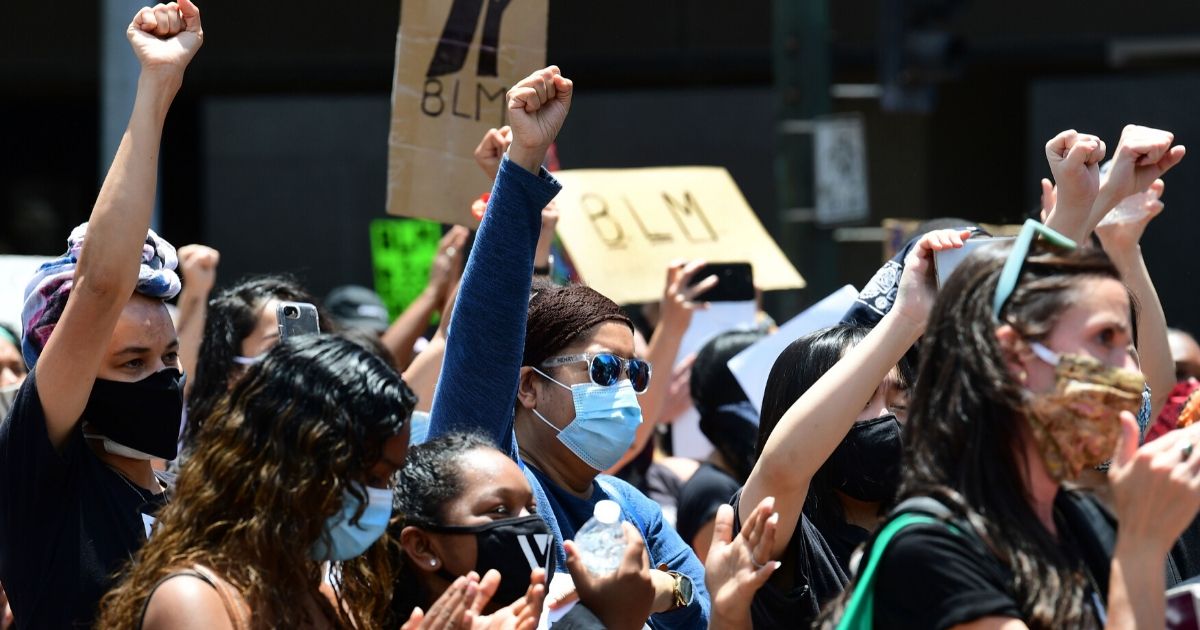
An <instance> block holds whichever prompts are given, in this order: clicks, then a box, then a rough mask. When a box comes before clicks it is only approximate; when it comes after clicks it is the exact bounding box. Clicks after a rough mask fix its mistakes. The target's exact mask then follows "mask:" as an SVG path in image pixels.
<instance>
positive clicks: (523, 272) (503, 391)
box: [429, 157, 562, 456]
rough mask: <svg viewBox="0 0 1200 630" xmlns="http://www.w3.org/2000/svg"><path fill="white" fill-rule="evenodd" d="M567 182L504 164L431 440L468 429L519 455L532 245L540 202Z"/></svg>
mask: <svg viewBox="0 0 1200 630" xmlns="http://www.w3.org/2000/svg"><path fill="white" fill-rule="evenodd" d="M561 188H562V186H561V185H560V184H559V183H558V182H557V181H556V180H555V179H554V178H553V177H551V176H550V173H548V172H547V171H546V169H544V168H543V169H540V172H539V173H538V174H537V175H535V174H533V173H530V172H529V171H526V170H525V169H523V168H521V167H520V166H518V165H516V164H514V163H512V162H511V161H509V159H508V158H507V157H505V158H504V160H503V161H502V162H501V163H500V171H499V173H497V175H496V183H495V184H494V185H493V186H492V194H491V197H490V198H489V200H488V208H487V212H486V213H485V214H484V216H483V222H482V224H480V226H479V232H478V233H477V234H476V235H475V245H474V247H472V249H471V254H470V257H469V258H468V259H467V266H466V269H465V271H464V272H463V278H462V283H461V284H460V285H459V289H458V299H457V300H456V301H455V305H454V313H453V314H452V316H451V318H450V330H449V334H448V336H447V339H446V354H445V357H444V358H443V359H442V372H441V376H440V377H439V378H438V384H437V389H436V391H435V393H434V396H433V407H432V409H431V410H430V422H429V438H430V439H433V438H435V437H438V436H440V435H445V434H447V433H454V432H458V431H470V432H475V433H479V434H482V435H485V436H487V437H488V438H490V439H491V440H492V442H493V443H495V444H496V446H497V448H499V449H500V450H502V451H504V452H506V453H509V454H510V455H514V456H515V450H516V449H515V447H514V444H513V409H514V406H515V405H516V399H517V381H518V379H519V377H520V371H521V359H522V357H523V356H524V350H525V320H526V318H527V316H528V310H529V289H530V285H531V283H532V279H533V256H534V250H535V249H536V248H537V241H538V235H539V234H540V232H541V225H542V208H545V207H546V204H548V203H550V200H552V199H554V196H555V195H557V194H558V191H559V190H560V189H561Z"/></svg>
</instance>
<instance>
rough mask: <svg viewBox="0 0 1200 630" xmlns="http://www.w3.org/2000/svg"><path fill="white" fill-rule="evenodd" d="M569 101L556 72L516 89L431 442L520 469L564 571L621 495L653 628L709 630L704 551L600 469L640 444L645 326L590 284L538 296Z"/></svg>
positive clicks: (647, 373)
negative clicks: (509, 134) (489, 448)
mask: <svg viewBox="0 0 1200 630" xmlns="http://www.w3.org/2000/svg"><path fill="white" fill-rule="evenodd" d="M570 100H571V82H570V81H568V80H567V79H565V78H563V77H562V76H561V75H560V74H559V73H558V69H557V68H554V67H551V68H547V69H546V70H543V71H540V72H537V73H535V74H533V75H531V76H530V77H529V78H527V79H526V80H525V81H523V82H522V83H521V84H520V85H518V86H517V87H516V88H514V89H513V90H512V91H510V92H509V121H510V123H511V125H512V128H513V142H512V144H511V145H510V146H509V149H508V154H507V156H506V157H505V159H504V160H503V161H502V163H501V165H500V171H499V174H498V175H497V178H496V183H495V186H494V188H493V190H492V194H491V197H490V200H489V208H488V211H487V213H486V214H485V215H484V219H483V222H482V224H481V225H480V229H479V233H478V235H477V237H476V240H475V247H474V249H473V251H472V252H471V257H470V260H469V261H468V263H467V268H466V271H465V273H464V275H463V280H462V285H461V287H460V289H459V296H458V301H457V303H456V305H455V309H454V315H453V320H452V324H451V327H450V334H449V338H448V339H447V346H446V358H445V363H444V368H443V372H442V378H441V380H440V382H439V383H438V387H437V393H436V396H435V398H434V403H433V410H432V418H431V423H430V432H429V436H430V438H431V439H433V438H435V437H437V436H439V435H444V434H447V433H456V432H466V433H471V432H475V433H482V434H484V435H486V436H487V437H488V439H490V440H491V441H492V443H493V444H495V445H496V446H497V447H498V448H499V449H500V450H501V451H502V452H505V453H507V454H508V455H509V456H511V457H512V458H513V459H515V460H516V461H517V463H518V465H519V466H521V468H522V471H523V473H524V474H525V477H526V479H528V481H529V484H530V486H531V487H532V489H533V494H534V497H535V502H536V504H537V513H538V514H539V515H540V516H541V517H542V518H543V519H544V520H545V521H546V524H547V525H549V526H550V529H551V531H552V532H553V534H554V542H553V553H554V555H555V559H556V565H557V566H558V567H560V571H561V570H563V569H562V567H565V566H566V565H567V557H566V555H565V552H564V550H563V545H562V541H564V540H570V539H572V538H573V537H574V536H575V532H576V531H577V530H578V529H579V528H580V527H582V526H583V524H584V523H585V522H587V520H588V519H590V518H591V517H592V512H593V508H594V506H595V505H596V503H598V502H599V501H600V500H603V499H611V500H614V501H616V502H617V503H618V504H620V505H621V507H622V514H623V516H624V518H625V520H626V521H628V522H629V523H631V524H632V525H634V526H635V527H636V528H637V529H638V531H639V533H640V534H641V536H642V538H643V539H644V540H645V542H646V547H647V552H648V555H649V560H650V566H652V567H658V568H655V569H652V570H651V571H650V577H651V580H652V583H653V585H654V587H655V599H654V605H653V606H652V608H651V610H652V612H653V613H655V614H653V615H651V617H650V620H649V623H650V625H651V626H652V627H655V628H699V627H705V626H706V625H707V622H708V607H709V602H708V594H707V592H706V591H705V590H704V568H703V566H702V565H701V564H700V562H699V561H698V560H697V559H696V556H695V554H693V553H692V551H691V549H690V548H689V547H688V546H687V545H686V544H685V543H684V542H683V540H682V539H680V537H679V535H678V534H676V533H675V532H674V530H672V529H671V528H670V527H668V526H665V525H664V524H663V521H662V511H661V509H660V508H659V506H658V504H656V503H654V502H653V501H651V500H650V499H648V498H646V497H645V496H644V495H642V494H641V493H640V492H638V491H637V489H635V488H634V487H632V486H630V485H629V484H627V483H624V482H622V481H620V480H618V479H616V478H613V477H608V476H602V475H601V474H600V472H601V471H602V470H605V469H607V468H609V467H610V466H612V465H613V464H615V463H616V462H617V461H618V460H619V459H620V458H621V456H622V455H623V454H624V453H625V451H626V450H627V449H628V448H629V446H630V444H632V443H633V440H634V435H635V433H636V430H637V427H638V425H639V424H640V423H641V409H640V408H639V405H638V397H637V394H638V392H639V391H645V390H646V388H647V387H648V386H649V382H650V378H651V370H650V366H649V365H648V364H646V363H645V362H643V361H639V360H634V359H633V358H632V357H633V326H632V324H631V323H630V321H629V319H628V318H627V317H625V315H624V314H623V313H621V310H620V308H619V307H618V306H617V305H616V304H614V303H613V302H612V301H611V300H609V299H607V298H605V297H604V296H602V295H600V294H599V293H596V292H595V291H593V290H591V289H588V288H587V287H582V286H573V287H553V286H550V285H539V286H538V287H536V288H535V289H534V290H533V291H532V292H531V291H530V289H531V273H530V272H531V269H532V267H533V256H534V249H535V247H536V245H537V240H538V234H539V232H540V225H541V210H542V208H544V207H545V206H546V204H547V203H548V202H549V201H550V199H552V198H553V197H554V196H555V194H557V192H558V189H559V186H558V184H557V182H555V181H554V180H553V179H552V178H551V177H550V176H549V174H548V173H546V172H545V170H544V169H540V165H541V161H542V159H543V157H544V156H545V152H546V149H547V148H548V146H549V144H550V142H551V141H553V139H554V136H555V135H556V134H557V133H558V129H559V128H561V126H562V123H563V120H564V119H565V116H566V113H567V108H568V107H569V105H570ZM534 173H539V175H535V174H534Z"/></svg>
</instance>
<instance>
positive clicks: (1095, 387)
mask: <svg viewBox="0 0 1200 630" xmlns="http://www.w3.org/2000/svg"><path fill="white" fill-rule="evenodd" d="M1039 233H1040V234H1042V235H1043V236H1045V237H1046V242H1043V243H1032V241H1033V240H1034V238H1035V235H1037V234H1039ZM1031 245H1032V246H1031ZM1027 252H1028V256H1027V255H1026V254H1027ZM1131 311H1132V309H1131V305H1130V301H1129V297H1128V293H1127V291H1126V289H1125V286H1124V285H1123V284H1122V283H1121V279H1120V277H1119V275H1118V273H1117V271H1116V269H1115V268H1114V267H1113V264H1112V263H1111V262H1110V260H1109V259H1108V257H1107V256H1106V255H1105V254H1104V253H1103V252H1102V251H1101V250H1098V249H1082V248H1075V246H1074V243H1073V242H1071V241H1070V240H1068V239H1066V238H1065V237H1062V236H1061V235H1058V234H1057V233H1054V232H1052V231H1051V230H1049V229H1048V228H1045V227H1043V226H1042V225H1040V224H1038V223H1036V222H1032V221H1031V222H1029V223H1027V224H1026V227H1025V228H1024V229H1023V230H1022V233H1021V235H1020V236H1019V237H1018V238H1017V239H1016V241H1015V242H1014V243H1013V244H1012V245H1011V246H1009V245H996V246H990V247H985V248H981V249H980V250H979V251H978V252H976V253H975V254H973V255H972V256H970V257H969V258H968V259H967V260H966V261H965V262H964V263H963V264H962V265H961V266H960V267H959V269H958V270H957V271H956V272H955V273H954V275H953V276H951V278H950V279H949V281H948V282H947V283H946V285H945V286H944V288H943V290H942V293H941V295H940V296H939V298H938V301H937V304H936V305H935V306H934V309H933V313H932V315H931V318H930V323H929V326H928V328H927V330H926V332H925V342H924V343H925V346H924V348H923V350H924V352H923V357H922V362H921V366H920V370H919V372H918V375H917V381H916V390H915V392H914V396H913V400H912V404H911V405H910V408H909V420H908V428H907V431H906V435H907V436H909V438H908V451H907V461H906V465H905V467H904V469H903V481H902V486H901V492H900V499H901V500H906V499H912V500H917V501H921V504H918V503H917V502H916V501H905V502H904V503H902V504H901V505H900V507H899V508H898V510H897V512H903V513H905V514H906V516H907V514H908V513H912V512H916V513H924V514H926V515H929V518H927V519H926V520H924V521H923V522H921V521H918V522H916V523H912V524H908V525H907V526H903V525H904V524H903V523H902V521H901V520H900V519H904V518H905V516H899V517H898V518H896V519H895V520H893V521H891V522H889V524H887V525H886V526H884V527H883V528H882V529H881V531H880V533H879V534H877V537H876V539H875V540H874V541H873V543H871V545H870V546H869V548H868V550H867V551H866V553H865V554H864V559H863V566H861V567H860V568H859V577H858V578H856V580H857V582H858V583H856V584H855V587H854V588H855V591H854V595H853V597H851V600H850V603H849V605H848V607H847V613H846V614H847V615H848V616H850V617H852V618H853V617H856V616H857V617H861V616H863V615H867V614H869V613H865V612H863V611H867V610H872V606H871V605H867V604H865V603H864V602H867V601H869V600H870V599H872V598H873V615H872V618H870V619H867V621H873V623H874V625H875V626H876V627H896V626H900V625H903V626H904V627H913V628H1005V629H1013V630H1016V629H1019V628H1025V627H1033V628H1098V627H1113V628H1115V627H1121V628H1129V627H1138V628H1151V627H1159V628H1161V627H1163V623H1164V590H1165V587H1164V563H1165V559H1166V555H1167V551H1168V549H1169V548H1170V547H1171V545H1172V543H1174V541H1175V540H1176V539H1177V538H1178V537H1179V534H1180V532H1182V531H1183V529H1184V527H1185V526H1186V525H1187V524H1188V523H1189V522H1190V521H1191V520H1192V518H1193V517H1194V516H1195V514H1196V511H1197V508H1198V507H1200V477H1198V476H1197V475H1198V473H1200V454H1197V455H1194V454H1193V452H1192V451H1193V444H1194V443H1195V442H1196V441H1197V440H1200V427H1192V428H1190V429H1185V430H1181V431H1176V432H1174V433H1172V434H1170V435H1168V436H1166V437H1164V438H1160V439H1159V440H1158V441H1155V442H1152V443H1150V444H1148V445H1146V446H1144V447H1142V448H1140V449H1139V448H1138V447H1137V436H1138V431H1137V425H1136V422H1135V420H1134V417H1133V412H1135V411H1137V409H1138V408H1139V407H1140V406H1141V402H1142V395H1141V394H1142V389H1143V380H1142V376H1141V374H1140V372H1138V371H1137V368H1136V363H1135V359H1134V356H1133V353H1132V342H1133V339H1132V323H1131V320H1132V312H1131ZM1109 457H1114V463H1113V466H1112V468H1111V470H1110V472H1109V478H1110V481H1111V487H1112V494H1113V505H1114V507H1115V511H1116V516H1117V519H1118V521H1119V523H1120V528H1119V530H1118V532H1117V534H1116V541H1115V545H1113V546H1111V547H1110V546H1106V544H1105V543H1104V541H1103V536H1101V535H1100V532H1097V531H1096V530H1095V529H1094V528H1093V527H1091V525H1090V523H1091V521H1090V519H1089V514H1090V513H1093V512H1094V510H1095V505H1096V504H1095V500H1094V499H1091V498H1088V497H1085V496H1083V495H1082V494H1081V493H1079V492H1077V491H1074V490H1071V489H1070V487H1069V484H1070V482H1071V481H1072V480H1073V479H1075V478H1077V477H1078V476H1079V474H1080V473H1081V471H1083V470H1086V469H1088V468H1090V467H1093V466H1096V465H1097V464H1099V463H1100V462H1102V461H1103V460H1105V459H1107V458H1109ZM938 506H940V507H938ZM870 576H873V579H872V578H871V577H870ZM843 621H846V620H845V619H843Z"/></svg>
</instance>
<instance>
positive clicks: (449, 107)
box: [387, 0, 548, 225]
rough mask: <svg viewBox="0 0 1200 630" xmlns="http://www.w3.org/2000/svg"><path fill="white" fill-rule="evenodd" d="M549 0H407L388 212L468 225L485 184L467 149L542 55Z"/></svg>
mask: <svg viewBox="0 0 1200 630" xmlns="http://www.w3.org/2000/svg"><path fill="white" fill-rule="evenodd" d="M547 3H548V0H505V1H504V2H486V3H485V2H484V1H483V0H426V1H424V2H404V3H402V4H401V8H400V11H401V12H400V33H399V36H398V37H397V38H396V68H395V74H394V76H393V79H392V124H391V132H390V134H389V137H388V195H387V196H388V200H387V211H388V214H395V215H403V216H409V217H421V218H427V219H434V220H436V221H439V222H441V223H457V224H459V225H472V224H473V220H472V218H471V201H473V200H475V199H478V198H479V195H480V194H481V193H485V192H487V191H488V190H490V189H491V183H490V182H489V181H488V179H487V176H486V175H484V173H483V171H482V170H480V168H479V166H478V165H477V164H475V158H474V157H473V153H474V150H475V147H476V146H477V145H478V144H479V140H480V139H481V138H482V137H483V134H484V133H485V132H486V131H487V130H488V129H489V128H492V127H500V126H501V125H503V124H504V123H505V113H506V103H505V94H507V92H508V89H509V88H510V87H512V85H513V84H514V83H516V82H517V81H520V80H521V79H523V78H525V77H526V76H528V75H529V73H531V72H533V71H534V70H537V69H539V68H542V67H544V66H545V62H546V12H547Z"/></svg>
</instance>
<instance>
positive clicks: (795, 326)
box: [729, 285, 858, 413]
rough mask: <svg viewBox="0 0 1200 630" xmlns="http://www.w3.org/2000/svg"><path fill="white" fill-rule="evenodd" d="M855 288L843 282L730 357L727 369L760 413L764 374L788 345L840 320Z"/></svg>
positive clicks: (856, 291) (852, 296) (847, 307)
mask: <svg viewBox="0 0 1200 630" xmlns="http://www.w3.org/2000/svg"><path fill="white" fill-rule="evenodd" d="M857 297H858V289H855V288H854V287H852V286H850V285H846V286H844V287H842V288H841V289H838V290H837V291H835V292H834V293H832V294H830V295H829V296H827V297H826V298H825V299H823V300H821V301H820V302H817V303H816V304H814V305H812V306H810V307H809V308H808V309H807V310H805V311H804V312H803V313H800V314H799V315H797V316H795V317H793V318H792V319H791V320H790V321H788V323H786V324H784V325H783V326H780V327H779V332H776V333H775V334H773V335H771V336H770V337H764V338H763V339H760V340H758V341H757V342H756V343H755V344H754V345H752V346H750V347H749V348H746V349H745V350H742V351H741V352H739V353H738V354H737V355H735V356H734V357H733V358H732V359H730V360H729V370H730V371H731V372H733V376H734V378H736V379H737V381H738V384H739V385H741V386H742V391H744V392H746V396H747V397H748V398H749V399H750V403H751V404H753V405H754V408H755V409H757V410H758V411H759V412H760V413H761V412H762V401H763V394H764V393H765V392H766V389H767V377H768V376H769V375H770V374H771V368H772V367H773V366H774V365H775V360H776V359H778V358H779V355H780V354H782V353H783V351H784V349H785V348H787V347H788V344H790V343H792V342H793V341H795V340H797V339H799V338H800V337H803V336H804V335H807V334H809V333H811V332H814V331H817V330H820V329H821V328H825V327H826V326H832V325H834V324H836V323H838V322H840V321H841V320H842V315H845V314H846V311H847V310H849V309H850V307H851V306H852V305H853V304H854V300H855V298H857Z"/></svg>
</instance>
